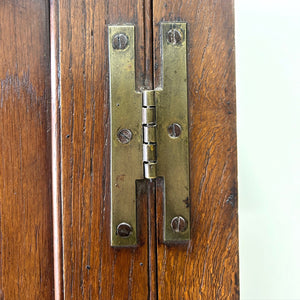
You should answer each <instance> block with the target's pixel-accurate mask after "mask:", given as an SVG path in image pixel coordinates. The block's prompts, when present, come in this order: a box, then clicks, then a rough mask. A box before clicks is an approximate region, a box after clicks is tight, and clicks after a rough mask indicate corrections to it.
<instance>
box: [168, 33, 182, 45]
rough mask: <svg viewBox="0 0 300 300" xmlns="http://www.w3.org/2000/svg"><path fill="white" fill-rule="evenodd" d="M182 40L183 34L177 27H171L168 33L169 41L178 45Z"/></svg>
mask: <svg viewBox="0 0 300 300" xmlns="http://www.w3.org/2000/svg"><path fill="white" fill-rule="evenodd" d="M181 40H182V34H181V32H180V31H179V30H177V29H170V30H169V31H168V33H167V41H168V42H169V43H170V44H173V45H177V44H179V43H180V42H181Z"/></svg>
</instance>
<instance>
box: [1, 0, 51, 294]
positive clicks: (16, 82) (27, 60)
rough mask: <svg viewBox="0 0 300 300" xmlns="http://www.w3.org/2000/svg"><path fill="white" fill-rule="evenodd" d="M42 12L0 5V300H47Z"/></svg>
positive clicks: (46, 81)
mask: <svg viewBox="0 0 300 300" xmlns="http://www.w3.org/2000/svg"><path fill="white" fill-rule="evenodd" d="M48 6H49V3H48V1H32V0H29V1H17V0H11V1H1V3H0V53H1V55H0V60H1V63H0V81H1V95H0V126H1V129H0V131H1V136H0V157H1V164H0V209H1V211H0V215H1V217H0V227H1V229H0V231H1V236H0V247H1V262H0V277H1V278H0V285H1V290H2V291H1V293H0V295H1V299H3V298H5V299H53V252H52V213H51V212H52V208H51V139H50V65H49V62H50V58H49V53H50V52H49V49H50V47H49V8H48ZM2 297H3V298H2Z"/></svg>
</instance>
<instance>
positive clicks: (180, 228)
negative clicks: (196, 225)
mask: <svg viewBox="0 0 300 300" xmlns="http://www.w3.org/2000/svg"><path fill="white" fill-rule="evenodd" d="M187 225H188V222H187V221H186V219H185V218H184V217H182V216H176V217H174V218H173V219H172V221H171V228H172V229H173V231H174V232H184V231H186V229H187Z"/></svg>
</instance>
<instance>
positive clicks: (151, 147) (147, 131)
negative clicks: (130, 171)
mask: <svg viewBox="0 0 300 300" xmlns="http://www.w3.org/2000/svg"><path fill="white" fill-rule="evenodd" d="M142 103H143V108H142V124H143V133H144V134H143V165H144V177H145V178H146V179H155V178H156V176H157V170H156V168H157V154H156V144H157V143H156V129H157V126H156V105H155V104H156V103H155V91H153V90H144V91H143V92H142Z"/></svg>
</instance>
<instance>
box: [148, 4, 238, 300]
mask: <svg viewBox="0 0 300 300" xmlns="http://www.w3.org/2000/svg"><path fill="white" fill-rule="evenodd" d="M153 16H154V20H153V25H154V41H155V44H154V46H155V48H154V59H155V66H156V71H155V82H156V86H158V85H159V83H160V67H159V66H160V52H159V22H161V21H185V22H187V23H188V32H187V38H188V97H189V120H190V169H191V171H190V188H191V190H190V197H191V203H190V207H191V236H192V239H191V241H190V242H189V244H188V245H181V246H179V245H177V246H166V245H163V244H162V241H161V238H159V240H158V249H157V259H158V262H157V266H158V271H157V272H158V275H157V276H158V298H159V299H239V265H238V216H237V210H238V206H237V163H236V110H235V58H234V56H235V51H234V13H233V3H232V1H195V0H189V1H180V0H164V1H160V0H154V2H153ZM157 207H158V210H157V223H158V236H159V235H161V232H162V226H161V224H162V181H161V180H159V181H158V185H157Z"/></svg>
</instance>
